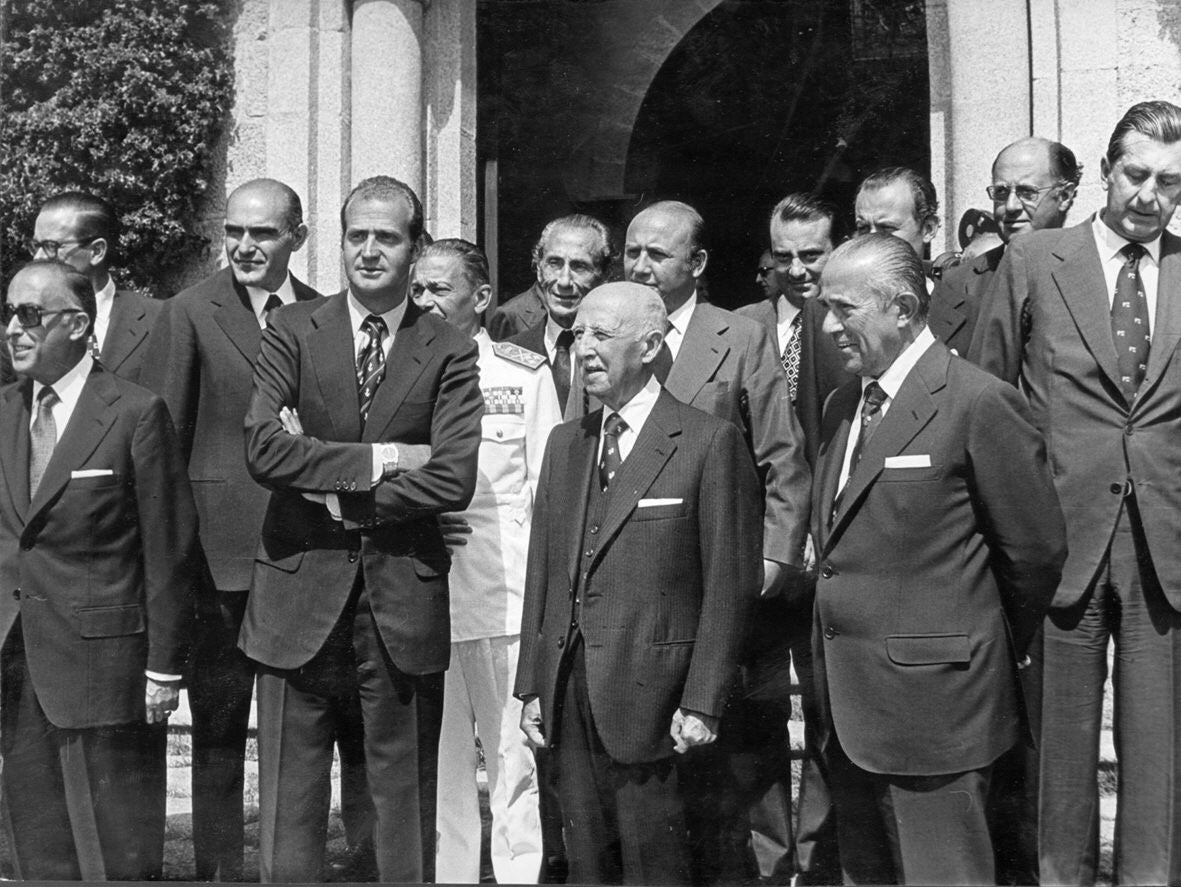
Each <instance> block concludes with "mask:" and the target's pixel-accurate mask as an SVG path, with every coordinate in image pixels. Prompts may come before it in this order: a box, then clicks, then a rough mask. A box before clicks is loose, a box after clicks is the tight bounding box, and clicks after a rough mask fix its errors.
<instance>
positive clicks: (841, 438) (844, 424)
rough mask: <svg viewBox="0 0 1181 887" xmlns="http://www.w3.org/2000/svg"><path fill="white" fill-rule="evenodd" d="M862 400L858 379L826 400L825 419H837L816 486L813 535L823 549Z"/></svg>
mask: <svg viewBox="0 0 1181 887" xmlns="http://www.w3.org/2000/svg"><path fill="white" fill-rule="evenodd" d="M860 401H861V383H860V381H857V382H852V383H849V384H847V385H845V386H843V387H842V388H840V389H839V390H838V391H837V392H836V393H835V394H834V395H833V397H832V400H831V401H830V402H829V408H828V410H827V411H826V412H825V417H826V419H827V418H828V416H829V415H831V416H832V419H831V420H830V421H833V422H836V423H837V424H836V428H835V429H834V430H833V434H832V438H831V440H830V442H829V445H828V452H827V453H826V456H825V458H824V459H823V460H822V461H821V469H820V479H819V487H818V497H819V498H818V500H817V501H818V507H819V512H818V515H819V520H817V521H816V525H817V526H818V528H819V535H818V536H817V538H816V539H815V541H816V543H817V545H818V546H819V548H820V550H821V551H823V550H824V549H825V545H826V544H827V538H828V535H829V532H830V531H829V518H830V517H831V516H832V503H833V500H835V499H836V496H837V483H838V481H840V478H841V465H842V464H843V462H844V459H845V450H846V449H848V446H849V429H850V428H852V426H853V422H854V416H855V414H856V412H857V405H858V403H860Z"/></svg>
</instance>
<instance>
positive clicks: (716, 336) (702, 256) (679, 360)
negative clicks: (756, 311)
mask: <svg viewBox="0 0 1181 887" xmlns="http://www.w3.org/2000/svg"><path fill="white" fill-rule="evenodd" d="M703 238H704V222H703V221H702V218H701V216H700V215H699V214H698V213H697V211H696V210H694V209H693V208H692V207H690V206H688V205H687V204H684V203H680V202H678V201H664V202H661V203H656V204H654V205H652V206H650V207H648V208H647V209H644V210H642V211H641V212H640V213H639V214H637V215H636V217H635V218H634V219H633V220H632V222H631V224H630V225H629V226H628V229H627V242H626V245H625V247H624V260H623V267H624V274H625V275H626V276H627V278H628V280H630V281H633V282H636V283H640V284H643V285H645V286H649V287H651V288H652V289H654V290H655V291H656V292H658V293H659V294H660V297H661V299H662V301H663V302H664V305H665V308H666V310H667V311H668V318H669V330H668V334H667V336H666V339H665V348H664V349H662V352H661V355H660V356H659V358H658V360H657V363H656V367H655V369H654V371H655V373H656V374H657V378H658V379H663V384H664V386H665V388H666V389H667V390H668V392H669V394H671V395H673V397H675V398H677V399H678V400H680V401H681V402H682V403H687V404H689V405H691V406H695V407H697V408H698V409H701V410H704V411H705V412H708V413H711V414H713V415H715V416H717V417H719V418H723V419H729V420H730V421H731V422H733V423H734V424H735V425H736V426H737V427H738V428H739V430H741V431H742V434H743V437H744V438H745V440H746V442H747V452H748V453H749V454H750V457H751V460H752V462H753V463H754V465H755V468H756V470H757V472H758V474H759V477H760V478H761V479H762V482H763V490H762V492H763V545H762V557H761V560H762V564H763V585H762V597H761V599H760V601H759V602H758V605H757V609H756V615H755V617H754V619H752V622H751V625H752V634H751V636H750V637H749V638H747V639H746V642H745V643H744V649H743V653H744V657H743V675H742V681H741V683H740V685H739V688H738V690H737V691H736V692H735V694H734V699H733V700H732V703H731V705H730V708H729V710H728V711H727V715H726V720H725V722H724V724H723V729H722V734H721V735H722V740H721V742H720V743H719V744H718V746H717V747H716V748H714V749H711V750H710V751H709V752H708V753H706V754H702V755H698V756H696V757H697V760H696V761H693V762H692V763H691V764H689V765H687V766H686V769H687V770H692V771H694V772H693V773H692V774H687V775H686V787H687V790H688V791H690V792H691V793H692V794H693V795H694V796H693V798H692V799H691V801H690V806H689V826H690V830H691V832H692V834H693V836H694V839H693V844H694V854H695V859H694V865H695V869H696V874H695V878H696V879H697V880H698V881H699V882H711V881H715V880H732V879H735V878H740V877H746V876H748V875H750V874H751V873H752V870H753V869H754V867H755V865H756V862H755V860H754V859H753V858H752V857H751V854H750V852H749V849H748V847H747V843H748V837H749V832H750V829H749V825H748V824H747V808H748V806H749V804H750V803H751V802H752V801H753V800H755V799H756V798H757V797H759V796H760V795H761V791H759V790H758V788H757V787H758V786H759V785H760V784H761V783H762V781H763V777H762V774H761V773H759V772H757V766H758V765H757V761H758V757H759V754H760V753H761V751H762V750H764V749H766V748H767V747H768V745H769V742H774V741H776V740H775V739H774V738H772V739H770V740H768V736H771V737H774V736H775V735H776V734H778V733H781V732H782V731H783V730H784V729H785V724H780V723H779V721H780V715H781V714H782V713H783V711H782V705H781V704H780V703H779V702H777V701H776V700H778V699H779V698H780V697H781V696H782V695H783V693H785V692H786V690H785V688H786V686H787V685H788V684H789V683H790V649H789V642H788V626H787V624H785V622H784V610H785V603H784V601H783V600H781V599H779V598H782V597H783V596H784V595H785V594H787V595H789V596H790V595H793V594H794V593H796V592H797V591H799V585H800V580H801V576H800V568H801V566H802V563H803V549H804V537H805V536H806V534H807V522H808V521H807V514H808V499H809V493H810V491H809V487H810V473H809V469H808V464H807V460H806V457H805V453H804V443H803V436H802V434H801V432H800V427H799V423H798V422H797V421H796V418H795V414H794V413H793V411H792V409H791V401H790V399H789V396H788V388H787V382H786V380H785V378H784V373H783V368H782V366H781V364H780V362H779V356H778V351H777V350H776V347H775V345H774V344H773V342H772V339H771V337H770V336H769V335H768V334H767V331H766V330H765V329H764V327H763V326H762V325H761V324H759V323H756V322H755V321H752V320H749V319H748V318H745V317H740V316H738V315H737V314H734V313H732V312H729V311H723V310H722V309H720V308H716V307H714V306H713V305H709V304H707V303H704V302H702V301H700V300H699V298H698V293H697V289H698V281H699V279H700V278H701V275H702V273H703V272H704V271H705V267H706V263H707V261H708V253H707V251H706V249H705V247H704V242H703ZM768 703H769V704H768ZM752 751H753V756H752ZM752 763H753V764H754V766H755V772H752V771H751V766H752Z"/></svg>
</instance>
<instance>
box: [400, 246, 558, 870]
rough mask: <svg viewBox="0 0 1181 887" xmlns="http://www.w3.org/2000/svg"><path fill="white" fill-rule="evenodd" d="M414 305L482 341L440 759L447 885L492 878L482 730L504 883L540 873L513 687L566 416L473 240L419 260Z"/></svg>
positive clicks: (494, 849) (496, 863)
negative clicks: (537, 522)
mask: <svg viewBox="0 0 1181 887" xmlns="http://www.w3.org/2000/svg"><path fill="white" fill-rule="evenodd" d="M411 292H412V293H413V296H414V304H415V305H416V306H417V307H418V308H419V309H420V310H423V311H428V312H430V313H432V314H435V315H437V316H439V317H441V318H443V319H444V320H446V321H447V322H448V323H450V324H451V325H452V326H454V327H455V328H456V329H458V330H459V331H460V332H462V333H465V334H466V335H468V336H470V337H471V338H472V339H474V340H475V342H476V344H477V345H478V346H479V349H480V356H479V367H480V391H481V393H482V394H483V397H484V405H485V413H484V419H483V431H482V434H481V437H480V471H479V476H478V477H477V479H476V493H475V495H474V496H473V497H472V504H471V505H470V506H468V508H467V510H466V511H464V512H463V513H462V514H460V515H448V516H447V517H448V518H449V519H450V520H449V523H451V525H452V527H459V528H462V530H464V531H466V533H467V535H463V534H462V533H461V534H459V535H454V536H450V537H449V541H451V540H453V539H458V540H459V541H460V542H461V543H462V544H456V545H454V546H453V547H452V556H451V575H450V588H451V667H450V668H449V669H448V670H447V676H446V678H445V680H444V689H443V725H442V732H441V736H440V739H439V757H440V759H442V760H444V761H446V762H447V766H446V767H444V768H442V769H441V770H440V772H439V788H438V812H437V815H436V821H437V822H438V828H437V831H438V835H439V843H438V848H437V850H436V854H435V876H436V878H437V879H438V880H439V881H440V882H442V883H457V884H458V883H465V884H475V883H477V882H478V881H479V880H480V833H481V828H480V798H479V793H478V792H477V790H476V770H477V767H478V761H477V755H476V742H475V737H476V734H477V733H478V734H479V737H480V745H481V748H482V749H483V752H484V762H485V765H486V770H487V774H488V800H489V806H490V808H491V812H492V830H491V837H490V841H489V844H490V847H489V850H490V853H489V855H490V857H491V860H492V870H493V873H494V874H495V875H496V880H497V881H498V882H499V883H501V884H532V883H536V882H537V879H538V875H539V873H540V871H541V864H542V842H541V823H540V820H539V818H538V799H537V776H536V768H535V767H534V761H533V753H532V751H531V750H530V749H529V746H528V745H527V744H526V742H525V737H524V736H523V735H522V734H521V730H520V723H521V703H520V701H519V700H518V699H516V698H515V697H514V696H513V695H512V683H513V675H514V674H515V672H516V670H517V660H518V654H519V652H520V646H521V608H522V600H523V595H524V592H525V559H526V554H527V550H528V546H529V528H530V525H531V520H530V518H531V516H532V513H533V502H534V499H535V496H536V491H537V479H538V477H539V475H540V472H541V457H542V455H543V453H544V452H545V442H546V440H547V438H548V437H549V433H550V430H551V429H552V428H553V427H554V426H555V425H557V424H558V423H559V422H561V421H562V415H561V412H560V411H559V409H558V397H557V395H556V394H555V393H554V384H553V380H552V379H551V378H550V373H549V369H548V368H547V367H546V365H545V358H543V357H542V356H541V355H540V354H535V353H534V352H532V351H529V350H527V349H525V348H522V347H520V346H519V345H513V344H511V343H509V342H493V341H492V339H491V338H490V337H489V336H488V333H487V332H486V331H485V330H484V328H483V326H481V323H480V321H481V319H482V317H483V314H484V311H485V310H486V309H487V306H488V302H489V300H490V299H491V295H492V287H491V285H490V284H489V282H488V259H487V258H486V257H485V255H484V253H483V252H482V251H481V250H480V249H479V247H477V246H475V245H474V244H472V243H469V242H468V241H466V240H458V239H447V240H436V241H435V242H434V243H432V244H431V245H429V246H427V247H425V248H424V249H423V251H422V253H421V254H420V255H419V257H418V261H417V262H415V264H414V277H413V283H412V284H411Z"/></svg>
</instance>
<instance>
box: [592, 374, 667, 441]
mask: <svg viewBox="0 0 1181 887" xmlns="http://www.w3.org/2000/svg"><path fill="white" fill-rule="evenodd" d="M658 397H660V383H659V382H657V381H656V377H655V376H649V377H648V381H647V382H646V383H645V384H644V387H643V388H641V389H640V390H639V391H637V392H636V393H635V395H634V396H633V397H632V399H631V400H629V401H628V402H627V403H625V404H624V405H623V406H621V407H620V408H619V409H618V410H612V409H611V408H610V407H608V406H606V405H605V404H604V406H603V417H602V419H601V420H600V422H599V453H600V455H601V454H602V451H603V426H604V425H606V424H607V419H608V418H609V417H610V416H611V414H612V413H613V412H618V413H619V417H620V418H621V419H623V421H624V422H626V423H627V429H626V430H625V431H624V432H623V433H622V434H620V435H619V456H620V458H621V459H626V458H627V457H628V454H629V453H630V452H631V449H632V447H633V446H634V445H635V442H636V438H637V437H639V436H640V430H641V429H642V428H643V427H644V423H645V422H647V421H648V416H650V415H651V414H652V408H653V407H655V406H656V399H657V398H658Z"/></svg>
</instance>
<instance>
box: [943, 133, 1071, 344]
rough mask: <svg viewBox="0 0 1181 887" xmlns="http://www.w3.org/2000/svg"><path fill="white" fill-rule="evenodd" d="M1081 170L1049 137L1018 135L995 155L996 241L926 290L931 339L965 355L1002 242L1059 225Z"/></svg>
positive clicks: (991, 191) (1068, 152)
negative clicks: (928, 301) (995, 245)
mask: <svg viewBox="0 0 1181 887" xmlns="http://www.w3.org/2000/svg"><path fill="white" fill-rule="evenodd" d="M1082 174H1083V168H1082V166H1081V165H1080V164H1079V163H1078V161H1077V160H1075V157H1074V152H1072V151H1071V150H1070V149H1069V148H1067V147H1066V146H1065V145H1063V144H1061V143H1060V142H1051V141H1050V140H1049V139H1041V138H1025V139H1019V140H1018V141H1016V142H1013V143H1012V144H1011V145H1007V146H1006V147H1005V148H1003V149H1002V150H1001V152H1000V153H999V154H997V155H996V160H994V161H993V163H992V184H991V185H990V186H989V187H988V197H989V199H990V200H992V217H993V219H995V220H996V223H997V230H998V232H999V234H1000V238H1001V245H1000V246H998V247H996V248H994V249H990V250H988V251H987V252H985V253H981V254H980V255H978V256H976V258H974V259H973V260H971V261H969V262H964V263H963V264H960V265H956V266H954V267H952V268H948V269H947V270H946V271H944V272H943V276H942V277H941V278H940V279H939V280H938V281H937V282H936V284H935V289H934V290H933V291H932V293H931V315H930V317H929V318H928V319H927V322H928V325H929V326H930V327H931V332H932V333H934V334H935V338H937V339H938V340H939V341H940V342H943V343H944V344H945V345H946V346H947V347H948V348H950V349H951V350H952V351H954V352H955V353H956V354H959V355H961V356H964V357H966V356H967V354H968V347H969V346H970V345H971V344H972V332H973V330H974V329H975V327H976V316H977V314H978V313H979V311H980V301H981V299H982V298H983V296H984V293H985V292H986V291H987V290H988V287H989V285H990V284H991V283H992V278H993V275H994V274H995V273H996V269H997V266H998V265H999V264H1000V263H1001V256H1003V255H1004V253H1005V244H1006V243H1008V242H1009V241H1010V240H1012V239H1013V238H1014V237H1016V236H1017V235H1018V234H1022V233H1025V232H1027V231H1038V230H1041V229H1042V228H1061V227H1062V225H1063V223H1064V222H1065V221H1066V213H1067V211H1068V210H1069V209H1070V207H1071V204H1073V203H1074V194H1075V189H1076V188H1077V187H1078V183H1079V180H1080V179H1081V178H1082Z"/></svg>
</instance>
